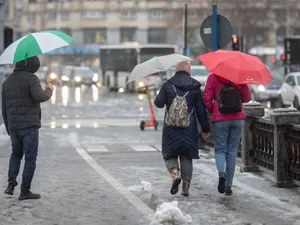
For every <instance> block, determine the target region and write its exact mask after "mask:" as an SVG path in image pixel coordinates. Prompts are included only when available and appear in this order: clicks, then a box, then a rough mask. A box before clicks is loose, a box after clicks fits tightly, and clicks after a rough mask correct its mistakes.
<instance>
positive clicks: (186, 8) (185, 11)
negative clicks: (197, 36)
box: [183, 1, 188, 55]
mask: <svg viewBox="0 0 300 225" xmlns="http://www.w3.org/2000/svg"><path fill="white" fill-rule="evenodd" d="M187 22H188V7H187V1H185V4H184V50H183V54H184V55H187Z"/></svg>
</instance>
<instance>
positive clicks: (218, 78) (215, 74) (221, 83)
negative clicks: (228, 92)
mask: <svg viewBox="0 0 300 225" xmlns="http://www.w3.org/2000/svg"><path fill="white" fill-rule="evenodd" d="M214 75H215V77H216V78H217V80H218V81H219V82H220V83H221V84H222V85H223V83H222V81H221V80H220V78H219V77H218V76H217V75H216V74H214Z"/></svg>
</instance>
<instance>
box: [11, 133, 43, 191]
mask: <svg viewBox="0 0 300 225" xmlns="http://www.w3.org/2000/svg"><path fill="white" fill-rule="evenodd" d="M10 139H11V145H12V154H11V157H10V161H9V170H8V183H9V184H12V185H14V186H17V185H18V182H17V177H18V174H19V170H20V165H21V160H22V158H23V155H25V165H24V170H23V176H22V185H21V190H22V191H23V192H28V191H29V190H30V187H31V181H32V178H33V175H34V171H35V167H36V159H37V153H38V145H39V130H38V128H30V129H24V130H14V131H10Z"/></svg>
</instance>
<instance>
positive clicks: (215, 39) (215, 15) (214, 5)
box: [211, 0, 219, 51]
mask: <svg viewBox="0 0 300 225" xmlns="http://www.w3.org/2000/svg"><path fill="white" fill-rule="evenodd" d="M211 2H212V15H213V26H212V27H213V29H212V30H213V31H212V34H213V51H217V50H218V49H219V34H218V31H219V27H218V25H219V23H218V7H217V4H218V0H211Z"/></svg>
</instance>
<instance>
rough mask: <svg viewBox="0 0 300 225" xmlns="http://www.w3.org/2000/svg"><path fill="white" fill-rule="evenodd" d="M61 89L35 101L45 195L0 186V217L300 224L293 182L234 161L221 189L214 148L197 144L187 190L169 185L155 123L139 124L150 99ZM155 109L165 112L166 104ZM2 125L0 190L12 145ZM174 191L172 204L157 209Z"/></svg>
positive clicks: (67, 222) (47, 221)
mask: <svg viewBox="0 0 300 225" xmlns="http://www.w3.org/2000/svg"><path fill="white" fill-rule="evenodd" d="M65 89H66V88H65ZM65 89H57V90H56V95H55V97H53V98H52V99H51V100H50V101H49V102H47V103H45V104H43V107H42V108H43V109H42V110H43V128H42V129H41V130H40V148H39V158H38V165H37V170H36V174H35V178H34V181H33V183H32V191H36V192H39V193H41V195H42V198H41V199H40V200H37V201H24V202H20V201H18V200H17V197H18V194H19V190H16V193H15V196H13V197H7V196H5V195H4V194H2V197H0V224H1V225H25V224H26V225H27V224H34V225H73V224H78V225H99V224H101V225H118V224H120V225H121V224H122V225H146V224H147V225H148V224H149V225H150V224H151V225H158V224H178V225H179V224H180V225H182V224H195V225H199V224H203V225H204V224H205V225H219V224H228V225H233V224H234V225H241V224H252V225H254V224H261V225H262V224H267V225H269V224H270V225H271V224H272V225H299V224H300V222H299V221H300V210H299V206H300V200H299V192H298V190H297V189H294V190H286V189H277V188H275V187H272V183H271V182H269V181H267V180H265V179H264V178H262V177H259V176H256V175H253V174H248V173H240V172H239V168H237V171H236V180H235V183H234V189H233V191H234V195H233V196H232V197H225V196H223V195H220V194H219V193H218V192H217V187H216V185H217V172H216V168H215V165H214V159H213V157H212V154H211V152H205V151H200V154H201V159H200V160H196V161H194V176H193V181H192V186H191V195H190V196H189V197H188V198H185V197H183V196H181V195H180V192H179V193H178V194H177V195H175V196H172V195H170V193H169V189H170V184H171V178H170V176H169V174H168V173H167V171H166V169H165V167H164V164H163V160H162V155H161V147H160V144H161V128H162V126H161V124H160V125H159V129H158V131H155V130H154V129H153V128H149V129H146V130H145V131H144V132H142V131H140V129H139V122H140V120H147V119H148V117H149V106H148V102H147V100H146V99H145V98H144V97H142V96H139V95H133V94H126V93H125V94H124V93H123V94H112V93H107V91H106V90H105V89H104V88H100V89H98V88H97V90H96V89H95V87H93V88H82V89H75V90H71V89H68V92H67V91H66V90H65ZM66 93H68V94H66ZM66 96H68V97H66ZM156 114H157V115H158V118H162V116H163V114H164V110H156ZM1 132H2V135H1V136H0V138H1V141H0V187H1V188H2V190H3V191H4V189H5V187H6V179H7V177H6V176H7V165H8V160H9V155H10V151H11V150H10V142H9V139H8V137H7V136H5V135H4V133H3V130H1ZM20 178H21V177H19V181H20ZM141 182H142V183H143V185H142V184H141ZM174 201H177V202H178V207H179V209H178V208H176V207H175V208H174V207H173V208H172V207H170V205H169V206H168V207H169V208H162V207H160V208H159V209H158V207H159V206H160V205H162V204H163V203H171V202H174ZM174 204H176V202H175V203H174ZM163 206H165V205H163ZM187 214H188V215H187Z"/></svg>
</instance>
